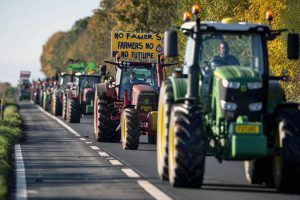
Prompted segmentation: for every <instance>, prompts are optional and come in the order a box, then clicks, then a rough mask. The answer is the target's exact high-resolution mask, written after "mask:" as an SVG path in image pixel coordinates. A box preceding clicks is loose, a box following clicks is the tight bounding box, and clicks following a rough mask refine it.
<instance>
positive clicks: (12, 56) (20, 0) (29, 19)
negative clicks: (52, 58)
mask: <svg viewBox="0 0 300 200" xmlns="http://www.w3.org/2000/svg"><path fill="white" fill-rule="evenodd" d="M99 4H100V0H0V82H10V83H12V84H13V85H16V84H17V81H18V79H19V74H20V70H30V71H31V77H32V78H34V79H37V78H38V77H44V76H43V74H42V73H41V71H40V70H41V64H40V55H41V53H42V48H43V45H44V44H45V43H46V42H47V40H48V38H49V37H50V36H51V35H52V34H53V33H55V32H57V31H68V30H70V29H71V27H72V26H73V24H74V23H75V21H76V20H78V19H81V18H84V17H87V16H91V15H92V14H93V12H92V11H93V10H94V9H96V8H98V6H99Z"/></svg>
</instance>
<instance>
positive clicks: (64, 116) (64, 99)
mask: <svg viewBox="0 0 300 200" xmlns="http://www.w3.org/2000/svg"><path fill="white" fill-rule="evenodd" d="M61 114H62V118H63V119H64V120H67V98H66V97H65V96H63V102H62V113H61Z"/></svg>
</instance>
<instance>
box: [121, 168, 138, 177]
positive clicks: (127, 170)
mask: <svg viewBox="0 0 300 200" xmlns="http://www.w3.org/2000/svg"><path fill="white" fill-rule="evenodd" d="M121 170H122V172H124V173H125V174H126V175H127V176H128V177H130V178H141V176H140V175H139V174H138V173H136V172H135V171H134V170H133V169H131V168H123V169H121Z"/></svg>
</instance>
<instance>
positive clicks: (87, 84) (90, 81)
mask: <svg viewBox="0 0 300 200" xmlns="http://www.w3.org/2000/svg"><path fill="white" fill-rule="evenodd" d="M99 82H100V76H81V77H80V81H79V85H80V90H83V89H84V88H95V84H97V83H99Z"/></svg>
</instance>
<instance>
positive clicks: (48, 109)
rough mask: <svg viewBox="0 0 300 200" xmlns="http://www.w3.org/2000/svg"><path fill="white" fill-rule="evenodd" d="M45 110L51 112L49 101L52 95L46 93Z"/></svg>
mask: <svg viewBox="0 0 300 200" xmlns="http://www.w3.org/2000/svg"><path fill="white" fill-rule="evenodd" d="M46 95H47V96H46V111H47V112H49V113H51V102H52V95H51V94H46Z"/></svg>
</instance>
